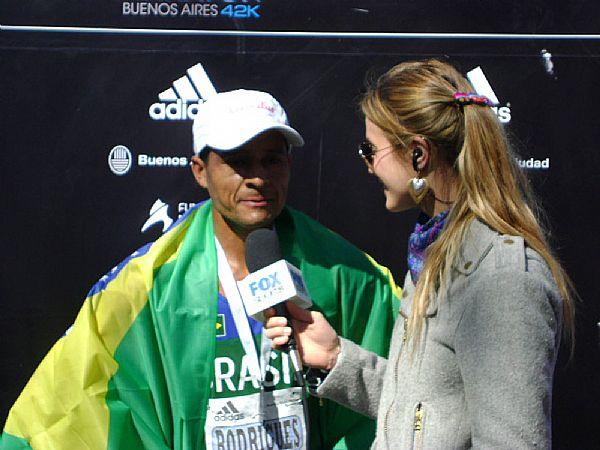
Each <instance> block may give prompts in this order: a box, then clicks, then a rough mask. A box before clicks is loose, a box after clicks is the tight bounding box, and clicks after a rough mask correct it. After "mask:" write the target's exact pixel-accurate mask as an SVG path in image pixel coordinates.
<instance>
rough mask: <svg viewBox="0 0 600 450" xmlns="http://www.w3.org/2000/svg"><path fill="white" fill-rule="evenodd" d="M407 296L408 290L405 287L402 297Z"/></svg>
mask: <svg viewBox="0 0 600 450" xmlns="http://www.w3.org/2000/svg"><path fill="white" fill-rule="evenodd" d="M406 297H408V292H407V291H406V289H404V290H403V291H402V298H406Z"/></svg>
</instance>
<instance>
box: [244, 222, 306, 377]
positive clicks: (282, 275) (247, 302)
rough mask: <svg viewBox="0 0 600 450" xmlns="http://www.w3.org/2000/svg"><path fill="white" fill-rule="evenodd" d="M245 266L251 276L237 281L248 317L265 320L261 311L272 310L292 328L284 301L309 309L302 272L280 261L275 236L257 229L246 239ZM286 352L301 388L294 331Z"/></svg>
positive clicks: (262, 229) (300, 369) (284, 349)
mask: <svg viewBox="0 0 600 450" xmlns="http://www.w3.org/2000/svg"><path fill="white" fill-rule="evenodd" d="M246 266H247V267H248V271H249V272H250V275H248V276H247V277H246V278H244V279H243V280H242V281H240V282H238V287H239V290H240V294H241V296H242V299H243V300H244V307H245V308H246V311H247V312H248V314H250V315H252V316H253V317H254V318H257V319H259V320H260V319H264V316H263V314H262V313H263V311H264V310H266V309H268V308H274V309H275V311H276V314H277V315H278V316H282V317H285V318H286V319H287V321H288V326H289V327H290V328H292V320H291V317H290V316H289V313H288V311H287V308H286V307H285V303H284V302H285V301H288V300H290V301H293V302H294V303H296V304H298V305H299V306H300V307H302V308H308V307H310V306H312V301H311V300H310V298H309V297H308V292H307V290H306V285H305V284H304V280H303V278H302V272H300V270H298V269H297V268H296V267H294V266H293V265H292V264H290V263H288V262H287V261H285V260H284V259H283V256H282V254H281V248H280V247H279V239H278V237H277V233H275V231H273V230H268V229H266V228H260V229H258V230H254V231H253V232H251V233H250V234H249V235H248V237H247V238H246ZM282 350H283V351H285V352H287V353H289V355H290V359H291V361H292V365H293V367H294V379H295V380H296V383H297V384H298V385H300V386H303V385H304V377H303V376H302V365H301V363H300V357H299V354H298V348H297V345H296V338H295V336H294V332H293V328H292V334H291V336H290V338H289V340H288V343H287V344H286V345H285V346H284V347H283V348H282Z"/></svg>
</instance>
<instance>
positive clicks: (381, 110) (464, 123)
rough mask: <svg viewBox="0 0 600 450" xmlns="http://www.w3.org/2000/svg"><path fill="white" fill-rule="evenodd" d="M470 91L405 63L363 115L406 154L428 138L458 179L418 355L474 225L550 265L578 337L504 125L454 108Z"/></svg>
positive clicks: (416, 316)
mask: <svg viewBox="0 0 600 450" xmlns="http://www.w3.org/2000/svg"><path fill="white" fill-rule="evenodd" d="M472 91H473V88H472V86H471V85H470V84H469V83H468V81H467V80H466V79H465V78H464V77H463V76H462V75H461V74H460V73H459V72H458V71H457V70H456V69H455V68H454V67H452V66H451V65H449V64H446V63H444V62H441V61H437V60H428V61H417V62H405V63H401V64H398V65H397V66H395V67H393V68H391V69H390V70H389V71H388V72H386V73H385V74H383V75H382V76H381V77H379V79H378V80H377V81H376V83H375V84H374V85H373V86H372V87H370V88H368V90H367V92H366V93H365V95H364V96H363V98H362V100H361V103H360V105H361V108H362V111H363V113H364V114H365V116H366V117H367V118H368V119H369V120H370V121H371V122H373V123H374V124H375V125H377V126H378V127H379V128H381V130H383V132H384V133H385V135H386V137H387V138H388V139H389V141H390V142H392V143H394V145H395V146H396V147H397V149H398V150H402V149H403V148H406V143H408V142H410V140H411V139H412V138H413V137H415V136H422V137H424V138H425V139H427V140H429V141H431V142H432V143H433V144H434V146H433V148H434V152H435V151H436V150H437V155H435V154H434V155H433V157H437V158H442V159H444V160H445V161H446V163H448V164H449V165H450V166H451V167H453V168H454V171H455V172H456V174H457V195H456V199H455V202H454V205H453V207H452V209H451V211H450V214H449V216H448V219H447V221H446V225H445V227H444V230H443V232H442V235H441V236H440V238H439V239H437V240H436V241H435V242H434V243H433V244H432V245H431V246H430V247H429V248H428V249H427V258H426V260H425V264H424V267H423V270H422V272H421V275H420V276H419V280H418V282H417V285H416V289H415V293H414V297H413V302H412V308H411V316H410V317H409V320H408V338H409V339H411V340H412V342H413V344H414V345H413V349H414V348H415V347H416V346H417V344H418V342H419V341H420V337H421V334H422V330H423V326H424V320H425V319H424V318H425V311H426V310H427V307H428V305H429V303H430V302H431V301H432V299H433V298H434V296H435V295H436V294H437V293H438V292H443V290H444V289H445V287H447V286H448V283H449V279H450V275H451V267H452V264H453V263H454V261H455V260H456V258H457V257H458V254H459V251H460V248H461V245H462V242H463V239H464V237H465V233H466V231H467V229H468V227H469V225H470V223H471V221H472V220H474V219H475V218H478V219H480V220H482V221H483V222H485V223H486V224H487V225H488V226H490V227H491V228H493V229H494V230H496V231H498V232H499V233H502V234H510V235H518V236H522V237H523V238H524V240H525V242H526V243H527V245H528V246H529V247H531V248H532V249H534V250H535V251H537V252H538V253H539V254H540V255H541V256H542V257H543V258H544V260H545V261H546V263H547V264H548V266H549V267H550V270H551V272H552V275H553V277H554V280H555V281H556V284H557V286H558V289H559V291H560V294H561V296H562V299H563V313H564V324H565V327H564V330H565V332H566V334H567V336H568V337H570V338H572V334H573V327H574V315H575V308H574V304H573V299H572V295H571V292H572V284H571V282H570V280H569V278H568V276H567V275H566V273H565V271H564V270H563V268H562V266H561V265H560V263H559V262H558V260H557V259H556V257H555V256H554V255H553V253H552V251H551V249H550V247H549V245H548V243H547V240H546V234H545V232H544V230H543V229H542V227H541V226H540V221H539V212H540V210H539V207H538V206H537V204H536V202H535V199H534V197H533V195H532V191H531V189H530V187H529V183H528V181H527V179H526V178H525V176H524V175H523V173H522V171H521V169H520V168H519V167H518V166H517V163H516V160H515V158H514V156H513V154H512V152H511V150H510V147H509V145H508V140H507V138H506V134H505V132H504V130H503V128H502V126H501V125H500V123H499V120H498V119H497V117H496V115H495V114H494V112H493V111H492V109H491V108H489V107H482V106H479V105H464V106H463V105H459V104H457V103H456V102H454V101H453V100H454V98H453V95H454V93H456V92H472ZM571 343H573V339H571Z"/></svg>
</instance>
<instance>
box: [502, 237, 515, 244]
mask: <svg viewBox="0 0 600 450" xmlns="http://www.w3.org/2000/svg"><path fill="white" fill-rule="evenodd" d="M504 243H505V244H509V245H510V244H514V243H515V241H513V240H512V239H510V238H509V239H504Z"/></svg>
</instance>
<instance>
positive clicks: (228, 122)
mask: <svg viewBox="0 0 600 450" xmlns="http://www.w3.org/2000/svg"><path fill="white" fill-rule="evenodd" d="M269 130H273V131H279V132H280V133H281V134H282V135H283V136H284V137H285V139H286V141H287V143H288V144H289V145H291V146H294V147H301V146H303V145H304V139H302V136H300V133H298V132H297V131H296V130H294V129H293V128H292V127H290V126H289V124H288V120H287V115H286V113H285V111H284V109H283V108H282V107H281V105H280V104H279V102H277V100H275V99H274V98H273V96H271V95H270V94H267V93H266V92H260V91H250V90H245V89H238V90H235V91H229V92H220V93H218V94H215V95H214V96H212V97H210V98H208V100H206V101H205V102H204V103H202V104H201V105H200V106H199V107H198V113H197V114H196V118H195V119H194V125H193V127H192V134H193V137H194V153H195V154H196V155H201V154H202V152H203V151H204V150H205V149H206V148H207V147H210V148H213V149H215V150H219V151H223V152H227V151H230V150H235V149H237V148H238V147H240V146H242V145H244V144H245V143H246V142H248V141H250V140H251V139H253V138H254V137H256V136H258V135H259V134H261V133H264V132H265V131H269Z"/></svg>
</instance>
